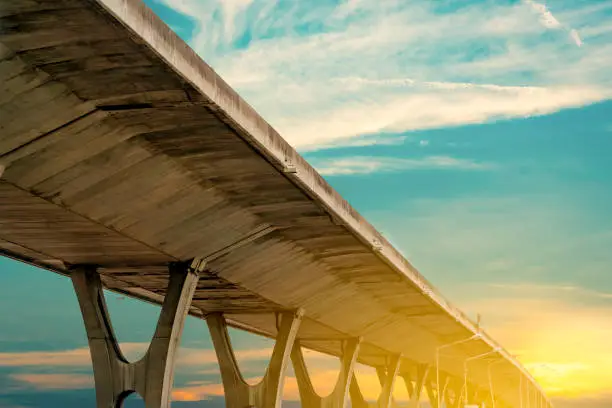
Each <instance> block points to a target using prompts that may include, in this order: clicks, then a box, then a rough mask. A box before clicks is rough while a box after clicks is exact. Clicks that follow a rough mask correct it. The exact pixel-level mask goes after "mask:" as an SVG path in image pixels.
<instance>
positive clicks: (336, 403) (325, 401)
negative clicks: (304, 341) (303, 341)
mask: <svg viewBox="0 0 612 408" xmlns="http://www.w3.org/2000/svg"><path fill="white" fill-rule="evenodd" d="M360 343H361V338H353V339H349V340H346V343H345V345H344V348H343V353H342V358H341V359H340V372H339V373H338V380H337V382H336V385H335V386H334V389H333V391H332V392H331V393H330V394H329V395H327V396H325V397H321V396H319V395H318V394H317V392H316V391H315V389H314V387H313V385H312V382H311V381H310V375H309V373H308V369H307V368H306V362H305V361H304V354H303V352H302V348H301V346H300V343H299V341H296V342H295V344H294V346H293V350H292V351H291V362H292V363H293V371H294V372H295V377H296V380H297V384H298V389H299V391H300V405H301V406H302V407H304V408H344V407H345V406H346V402H347V400H348V394H349V387H350V385H351V379H352V378H353V373H354V369H355V363H356V361H357V355H358V354H359V345H360Z"/></svg>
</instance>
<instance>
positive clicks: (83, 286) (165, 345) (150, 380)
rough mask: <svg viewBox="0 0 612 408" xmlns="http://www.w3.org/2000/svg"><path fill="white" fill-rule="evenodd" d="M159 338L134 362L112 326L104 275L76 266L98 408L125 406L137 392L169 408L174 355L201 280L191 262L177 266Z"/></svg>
mask: <svg viewBox="0 0 612 408" xmlns="http://www.w3.org/2000/svg"><path fill="white" fill-rule="evenodd" d="M169 270H170V279H169V283H168V289H167V292H166V297H165V298H164V303H163V305H162V309H161V314H160V316H159V320H158V322H157V327H156V329H155V334H154V335H153V339H152V340H151V343H150V345H149V349H148V350H147V352H146V354H145V355H144V357H142V359H140V360H139V361H137V362H135V363H130V362H128V361H127V359H126V358H125V357H124V356H123V354H122V353H121V350H120V349H119V344H118V343H117V338H116V337H115V333H114V331H113V327H112V325H111V321H110V317H109V314H108V310H107V308H106V302H105V301H104V293H103V291H102V282H101V281H100V275H99V274H98V272H97V270H96V268H95V267H92V266H79V267H75V268H74V269H73V270H72V271H71V274H70V277H71V278H72V283H73V285H74V289H75V292H76V295H77V298H78V301H79V305H80V307H81V312H82V314H83V320H84V322H85V329H86V332H87V339H88V340H89V350H90V352H91V360H92V363H93V371H94V380H95V387H96V401H97V405H98V408H116V407H121V405H122V403H123V400H124V399H125V397H127V396H128V395H129V394H131V393H133V392H137V393H138V394H140V396H141V397H142V398H143V399H144V401H145V406H146V407H147V408H167V407H169V406H170V393H171V390H172V380H173V374H174V357H175V353H176V350H177V348H178V346H179V343H180V339H181V334H182V332H183V324H184V322H185V318H186V317H187V313H188V312H189V306H190V305H191V299H192V297H193V293H194V291H195V289H196V284H197V281H198V275H197V272H196V271H195V270H194V269H192V268H191V267H190V266H188V265H187V264H183V263H180V264H178V263H177V264H172V265H171V266H170V268H169Z"/></svg>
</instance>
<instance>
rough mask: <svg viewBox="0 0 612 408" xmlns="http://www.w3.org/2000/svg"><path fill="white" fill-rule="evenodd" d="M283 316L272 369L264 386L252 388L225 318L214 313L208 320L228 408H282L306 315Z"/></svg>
mask: <svg viewBox="0 0 612 408" xmlns="http://www.w3.org/2000/svg"><path fill="white" fill-rule="evenodd" d="M280 315H281V320H280V325H279V329H278V333H277V336H276V343H275V344H274V349H273V351H272V357H271V358H270V363H269V365H268V369H267V370H266V374H265V375H264V377H263V379H262V380H261V382H259V383H258V384H256V385H249V384H248V383H247V382H246V381H245V380H244V378H243V377H242V374H241V373H240V368H239V367H238V362H237V361H236V356H235V354H234V350H233V348H232V344H231V342H230V338H229V333H228V332H227V323H226V321H225V317H223V314H222V313H213V314H210V315H208V316H207V317H206V323H207V324H208V328H209V330H210V335H211V337H212V341H213V345H214V347H215V353H216V354H217V360H218V362H219V368H220V370H221V379H222V381H223V389H224V393H225V406H226V407H227V408H246V407H255V408H278V407H280V403H281V398H282V395H283V383H284V380H285V373H286V371H287V366H288V364H289V359H290V354H291V350H292V348H293V346H294V343H295V338H296V336H297V332H298V329H299V327H300V323H301V321H302V316H303V311H302V310H298V311H296V312H282V313H280Z"/></svg>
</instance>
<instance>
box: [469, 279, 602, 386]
mask: <svg viewBox="0 0 612 408" xmlns="http://www.w3.org/2000/svg"><path fill="white" fill-rule="evenodd" d="M499 289H500V290H498V291H496V292H497V293H496V294H499V295H501V293H505V296H499V297H495V298H490V299H489V298H487V299H482V300H479V301H470V302H465V303H464V304H465V306H466V308H467V309H469V310H473V311H475V310H486V311H487V313H486V314H485V325H486V327H485V328H486V331H487V332H488V333H490V334H491V335H492V336H493V337H494V338H496V339H498V340H499V341H500V342H501V343H502V344H504V345H505V347H506V349H507V350H508V351H509V352H510V353H513V354H515V355H517V358H518V359H519V361H521V363H522V364H523V365H524V366H525V367H526V368H527V369H528V370H529V371H530V372H531V373H532V375H533V376H534V377H535V378H536V380H537V381H538V382H539V383H540V385H541V386H542V388H544V390H545V391H546V392H547V394H549V395H550V396H558V397H568V398H574V397H580V396H585V395H590V396H596V395H598V394H602V393H606V392H608V391H609V390H610V384H612V349H611V348H610V347H609V344H610V340H609V339H610V338H611V335H612V318H611V316H612V315H611V313H610V308H609V307H605V306H606V305H605V304H604V305H601V304H593V303H594V302H593V299H594V300H595V301H597V300H600V301H601V300H605V297H606V295H605V294H598V293H590V292H584V291H580V290H577V289H573V288H572V289H571V290H570V289H568V288H563V287H561V288H555V287H537V286H521V287H514V288H512V287H510V288H499ZM509 296H512V297H509ZM598 298H599V299H598ZM585 299H586V300H585ZM589 299H590V302H588V301H587V300H589Z"/></svg>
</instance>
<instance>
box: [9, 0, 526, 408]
mask: <svg viewBox="0 0 612 408" xmlns="http://www.w3.org/2000/svg"><path fill="white" fill-rule="evenodd" d="M0 169H3V171H2V170H0V174H1V176H0V250H2V253H3V254H5V255H6V256H11V257H14V258H16V259H20V260H23V261H26V262H30V263H33V264H36V265H39V266H42V267H45V268H47V269H49V270H53V271H55V272H58V273H64V274H65V273H67V266H68V265H73V264H83V263H87V264H97V265H101V266H102V267H103V269H102V273H103V282H104V284H105V285H106V286H107V287H108V288H109V289H112V290H115V291H118V292H121V293H126V294H128V295H130V296H135V297H138V298H140V299H144V300H148V301H153V302H156V303H159V302H160V300H161V299H162V298H163V295H164V290H165V285H166V283H167V279H168V274H167V270H166V268H165V266H164V265H166V264H167V263H168V262H170V261H176V260H185V259H190V258H194V257H197V258H205V259H207V260H208V270H207V272H206V274H205V276H203V277H202V278H201V280H200V282H199V284H198V288H197V291H196V294H195V296H194V300H193V308H192V314H193V315H194V316H198V317H203V316H204V314H205V313H209V312H218V311H223V312H224V313H226V314H228V316H229V318H231V321H232V322H233V324H234V325H236V326H238V327H242V328H244V329H247V330H250V331H252V332H257V333H260V334H264V335H269V336H274V335H275V332H276V320H275V317H274V314H273V313H271V312H275V311H281V310H287V309H294V308H304V310H305V318H304V322H303V324H302V327H301V329H300V332H299V335H298V337H299V338H301V339H302V340H301V343H302V344H304V345H305V346H307V347H310V348H313V349H317V350H320V351H323V352H327V353H330V354H333V355H339V354H340V341H338V340H340V339H343V338H346V337H347V336H363V338H364V344H363V346H362V348H361V352H360V355H359V361H361V362H363V363H365V364H370V365H381V364H383V363H384V361H385V359H386V357H387V356H388V355H389V354H390V353H399V352H401V353H403V356H404V360H403V361H402V370H403V371H408V370H413V369H414V368H413V367H414V363H429V364H432V363H433V362H434V356H435V349H436V347H437V346H439V345H441V344H445V343H448V342H451V341H455V340H458V339H461V338H466V337H469V336H470V335H472V334H473V333H475V332H476V330H477V329H476V327H475V325H474V323H472V322H471V321H470V320H469V319H467V318H466V317H465V316H464V315H463V314H462V313H461V312H460V311H459V310H457V309H456V308H454V307H453V306H452V305H450V304H449V303H448V302H447V301H446V300H444V298H443V297H442V296H441V295H440V294H439V293H438V292H437V291H436V290H435V289H434V288H433V287H432V286H431V285H430V284H429V283H428V282H427V281H426V280H425V279H424V278H423V276H421V275H420V274H419V273H418V272H417V271H416V270H415V268H413V267H412V266H411V265H410V263H409V262H408V261H406V260H405V259H404V258H403V257H402V255H401V254H400V253H399V252H398V251H397V250H396V249H394V248H393V247H392V246H391V244H390V243H389V242H387V241H386V240H385V238H384V237H382V236H381V234H380V233H378V232H377V231H376V230H375V229H374V228H373V227H372V226H371V225H370V224H369V223H368V222H367V221H366V220H365V219H363V218H362V217H361V216H360V215H359V214H358V213H357V212H356V211H355V210H354V209H353V208H351V206H350V205H349V204H348V203H347V202H346V201H345V200H344V199H343V198H342V197H341V196H340V195H339V194H338V193H337V192H335V191H334V190H333V189H332V188H331V187H330V186H329V185H328V184H327V183H326V182H325V180H324V179H323V178H322V177H321V176H320V175H319V174H317V172H316V171H315V170H314V169H313V168H312V167H311V166H310V165H309V164H308V163H307V162H306V161H305V160H304V159H303V158H302V157H300V156H299V155H298V154H297V153H296V151H295V150H294V149H293V148H292V147H291V146H289V145H288V144H287V143H286V142H285V141H284V140H283V139H282V137H281V136H280V135H279V134H278V133H277V132H276V131H275V130H274V129H273V128H272V127H271V126H270V125H269V124H268V123H266V121H265V120H264V119H262V118H261V117H260V116H259V115H258V114H257V113H256V112H255V111H254V110H253V109H252V108H251V107H250V106H249V105H248V104H247V103H246V102H245V101H243V100H242V99H241V98H240V97H239V96H238V95H237V94H236V92H235V91H233V90H232V89H231V88H230V87H229V86H228V85H227V84H226V83H225V82H224V81H223V80H222V79H221V78H220V77H219V76H218V75H216V74H215V72H214V71H213V70H212V69H211V68H210V67H209V66H208V65H207V64H206V63H205V62H203V61H202V60H201V59H200V58H199V57H198V56H197V55H196V54H195V53H194V52H193V50H191V49H190V48H189V47H188V46H187V45H186V44H185V43H184V42H183V41H182V40H180V39H179V38H178V37H177V36H176V35H175V34H174V33H173V32H172V31H171V30H170V29H169V28H168V27H167V26H166V25H165V24H164V23H163V22H162V21H161V20H160V19H159V18H158V17H157V16H156V15H155V14H154V13H152V12H151V11H150V10H149V9H148V8H147V7H146V6H144V5H143V3H142V2H141V1H139V0H99V1H93V0H48V1H45V0H23V1H17V0H0ZM495 347H498V345H497V343H495V342H494V341H493V340H492V339H491V338H489V337H488V336H486V335H485V336H484V338H483V339H482V340H478V341H473V342H471V343H469V344H466V345H463V346H458V347H457V348H455V349H454V352H455V353H458V354H461V355H463V356H468V355H476V354H480V353H483V352H486V351H489V350H492V349H494V348H495ZM501 354H502V356H503V357H504V358H505V359H506V362H505V363H502V364H496V366H495V373H496V374H495V380H494V381H495V384H496V390H497V391H499V392H498V395H499V396H500V397H501V398H503V399H504V400H505V401H507V402H508V403H510V404H514V405H518V386H519V377H520V375H522V376H523V377H524V383H526V382H529V383H533V386H534V387H536V388H537V387H538V385H537V384H536V383H535V381H534V380H533V379H532V378H531V377H530V376H529V374H528V373H527V372H526V371H525V370H524V369H523V368H522V367H521V366H520V364H518V363H517V361H515V360H514V359H513V358H512V357H511V356H510V355H509V354H508V353H507V352H505V351H501ZM470 367H471V371H470V372H471V373H472V374H473V375H472V376H471V377H472V378H471V381H472V382H473V383H475V384H478V385H480V386H482V387H484V388H487V387H488V378H487V371H486V361H481V362H474V363H473V364H472V365H471V366H470ZM442 368H443V369H444V371H446V372H448V373H450V374H452V375H455V376H458V377H462V370H463V366H462V361H461V360H454V359H444V360H443V364H442Z"/></svg>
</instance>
